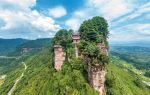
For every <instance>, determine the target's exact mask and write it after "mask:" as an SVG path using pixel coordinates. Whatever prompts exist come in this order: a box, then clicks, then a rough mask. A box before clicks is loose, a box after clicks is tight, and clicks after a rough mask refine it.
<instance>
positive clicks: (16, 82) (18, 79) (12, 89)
mask: <svg viewBox="0 0 150 95" xmlns="http://www.w3.org/2000/svg"><path fill="white" fill-rule="evenodd" d="M22 64H23V65H24V70H26V69H27V66H26V64H25V63H24V62H22ZM23 76H24V72H23V73H22V74H21V76H20V77H19V78H17V79H16V81H15V83H14V85H13V87H12V88H11V89H10V91H9V92H8V94H7V95H12V93H13V91H14V90H15V88H16V86H17V84H18V83H19V81H20V80H21V78H22V77H23Z"/></svg>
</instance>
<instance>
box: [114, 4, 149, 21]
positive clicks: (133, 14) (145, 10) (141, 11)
mask: <svg viewBox="0 0 150 95" xmlns="http://www.w3.org/2000/svg"><path fill="white" fill-rule="evenodd" d="M143 14H147V17H146V18H148V19H150V16H149V15H150V2H148V3H146V4H144V5H142V6H140V7H138V8H137V9H136V10H133V11H131V13H130V14H129V15H127V16H125V17H123V18H121V19H120V20H118V21H117V22H116V23H121V22H125V21H129V20H132V19H134V18H137V17H140V16H142V15H143ZM148 14H149V15H148Z"/></svg>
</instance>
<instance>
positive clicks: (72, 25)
mask: <svg viewBox="0 0 150 95" xmlns="http://www.w3.org/2000/svg"><path fill="white" fill-rule="evenodd" d="M65 24H66V25H67V26H68V27H70V28H71V29H74V30H77V29H78V28H79V26H80V21H79V19H73V18H71V19H69V20H67V21H66V22H65Z"/></svg>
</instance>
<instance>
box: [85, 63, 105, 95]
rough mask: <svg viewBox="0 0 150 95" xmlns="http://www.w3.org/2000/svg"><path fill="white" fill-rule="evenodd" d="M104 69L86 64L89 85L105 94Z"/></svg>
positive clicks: (102, 94) (101, 94)
mask: <svg viewBox="0 0 150 95" xmlns="http://www.w3.org/2000/svg"><path fill="white" fill-rule="evenodd" d="M105 74H106V72H105V70H103V69H102V67H101V66H91V65H89V66H88V78H89V82H90V85H91V86H92V87H93V88H94V89H95V90H97V91H98V92H99V93H100V95H105Z"/></svg>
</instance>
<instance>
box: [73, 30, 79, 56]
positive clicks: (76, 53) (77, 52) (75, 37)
mask: <svg viewBox="0 0 150 95" xmlns="http://www.w3.org/2000/svg"><path fill="white" fill-rule="evenodd" d="M72 40H73V43H74V47H75V56H76V58H78V57H79V49H78V47H77V44H78V43H79V42H80V35H79V33H73V34H72Z"/></svg>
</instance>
